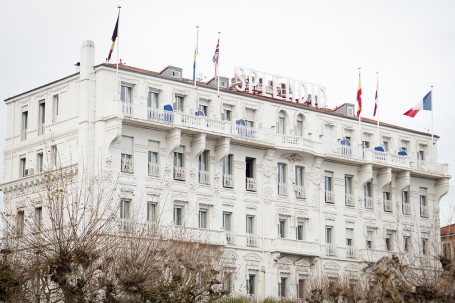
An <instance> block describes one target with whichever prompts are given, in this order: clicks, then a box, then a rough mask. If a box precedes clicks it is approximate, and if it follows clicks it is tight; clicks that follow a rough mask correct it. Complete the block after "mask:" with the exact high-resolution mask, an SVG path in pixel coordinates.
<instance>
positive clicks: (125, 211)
mask: <svg viewBox="0 0 455 303" xmlns="http://www.w3.org/2000/svg"><path fill="white" fill-rule="evenodd" d="M130 206H131V201H130V200H121V201H120V219H125V220H127V219H131V213H130Z"/></svg>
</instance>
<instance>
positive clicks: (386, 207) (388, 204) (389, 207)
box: [384, 200, 393, 212]
mask: <svg viewBox="0 0 455 303" xmlns="http://www.w3.org/2000/svg"><path fill="white" fill-rule="evenodd" d="M384 211H386V212H392V211H393V202H392V200H384Z"/></svg>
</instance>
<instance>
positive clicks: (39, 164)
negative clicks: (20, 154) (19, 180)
mask: <svg viewBox="0 0 455 303" xmlns="http://www.w3.org/2000/svg"><path fill="white" fill-rule="evenodd" d="M36 171H37V172H38V173H40V172H42V171H43V152H39V153H37V154H36Z"/></svg>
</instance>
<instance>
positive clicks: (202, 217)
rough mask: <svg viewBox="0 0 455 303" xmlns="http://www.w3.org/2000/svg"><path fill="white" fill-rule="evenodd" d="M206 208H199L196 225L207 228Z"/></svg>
mask: <svg viewBox="0 0 455 303" xmlns="http://www.w3.org/2000/svg"><path fill="white" fill-rule="evenodd" d="M207 213H208V210H207V209H206V208H201V209H199V218H198V224H199V225H198V226H199V228H207V219H208V216H207Z"/></svg>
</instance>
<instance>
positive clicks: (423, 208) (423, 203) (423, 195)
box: [419, 187, 428, 217]
mask: <svg viewBox="0 0 455 303" xmlns="http://www.w3.org/2000/svg"><path fill="white" fill-rule="evenodd" d="M419 191H420V216H422V217H428V206H427V189H426V188H424V187H421V188H420V190H419Z"/></svg>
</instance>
